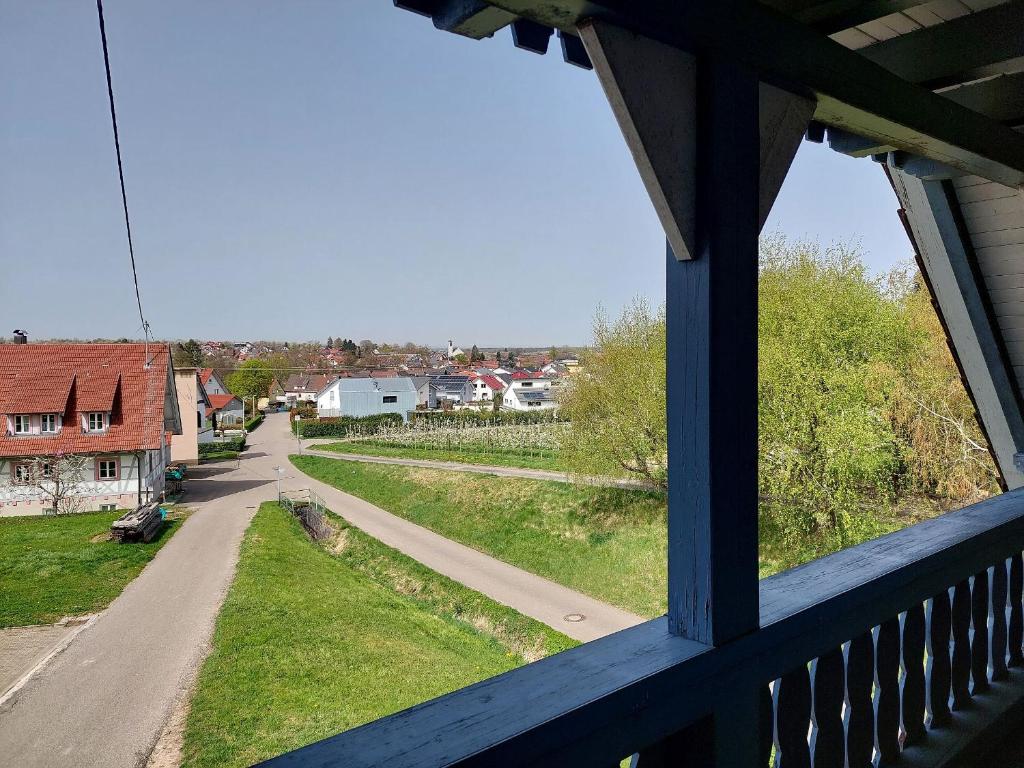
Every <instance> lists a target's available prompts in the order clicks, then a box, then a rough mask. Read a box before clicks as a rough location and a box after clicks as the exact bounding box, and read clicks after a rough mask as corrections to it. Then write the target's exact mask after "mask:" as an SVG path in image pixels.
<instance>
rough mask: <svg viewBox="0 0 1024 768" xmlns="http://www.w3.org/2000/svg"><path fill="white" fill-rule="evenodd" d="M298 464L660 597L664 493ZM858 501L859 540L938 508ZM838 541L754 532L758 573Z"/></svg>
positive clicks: (500, 549)
mask: <svg viewBox="0 0 1024 768" xmlns="http://www.w3.org/2000/svg"><path fill="white" fill-rule="evenodd" d="M291 460H292V463H293V464H295V466H296V467H298V468H299V469H300V470H301V471H303V472H305V473H307V474H309V475H311V476H312V477H315V478H317V479H319V480H322V481H323V482H326V483H329V484H330V485H333V486H334V487H335V488H339V489H340V490H343V491H346V492H347V493H351V494H353V495H355V496H358V497H360V498H362V499H365V500H366V501H369V502H370V503H372V504H376V505H377V506H379V507H381V508H383V509H386V510H387V511H388V512H392V513H394V514H396V515H399V516H400V517H404V518H406V519H407V520H411V521H412V522H414V523H417V524H419V525H422V526H424V527H426V528H429V529H431V530H433V531H436V532H437V533H440V534H441V535H442V536H446V537H448V538H450V539H454V540H455V541H459V542H462V543H463V544H466V545H468V546H471V547H473V548H475V549H478V550H480V551H481V552H486V553H487V554H489V555H493V556H494V557H497V558H498V559H500V560H503V561H505V562H507V563H511V564H512V565H516V566H518V567H520V568H523V569H524V570H527V571H530V572H531V573H536V574H539V575H541V576H544V577H546V578H548V579H551V580H552V581H555V582H557V583H559V584H563V585H565V586H567V587H570V588H572V589H575V590H578V591H580V592H584V593H586V594H588V595H591V596H592V597H596V598H597V599H599V600H603V601H605V602H607V603H611V604H612V605H617V606H619V607H620V608H624V609H626V610H628V611H632V612H634V613H637V614H639V615H641V616H659V615H661V614H662V613H664V611H665V607H666V600H665V592H666V557H667V556H666V533H665V512H666V507H665V496H664V495H663V494H659V493H657V492H653V491H641V490H630V489H617V488H615V489H613V488H595V487H592V486H582V485H571V484H567V483H556V482H543V481H539V480H527V479H523V478H509V477H490V476H486V475H479V476H477V475H467V474H462V473H454V472H446V471H444V470H435V469H420V468H414V467H401V466H383V465H379V464H357V463H354V462H345V461H336V460H334V459H327V458H321V457H317V456H292V457H291ZM879 507H881V508H882V509H881V511H875V510H872V509H867V508H866V509H865V510H864V512H863V516H862V519H861V521H860V523H859V524H858V540H857V541H853V542H849V543H850V544H855V543H859V541H866V540H868V539H872V538H875V537H877V536H881V535H883V534H885V533H889V532H891V531H895V530H899V529H900V528H905V527H907V526H908V525H911V524H913V523H915V522H918V521H920V520H922V519H925V518H927V517H932V516H934V515H936V514H940V513H941V511H942V510H941V509H939V508H938V507H937V506H936V505H934V504H930V503H928V502H927V501H926V500H911V501H908V502H906V503H904V504H903V505H901V506H900V507H899V508H895V509H894V508H889V507H886V506H885V505H884V504H883V503H880V504H879ZM836 548H838V544H837V543H834V542H828V541H825V540H822V539H816V538H814V537H808V538H807V540H806V541H804V542H802V543H800V544H793V543H787V540H786V539H785V538H784V536H783V535H782V534H781V533H780V532H777V531H775V530H773V529H772V528H771V527H769V526H764V527H763V528H762V531H761V546H760V558H761V563H760V575H761V576H762V577H764V576H769V575H771V574H773V573H777V572H778V571H781V570H784V569H786V568H791V567H793V566H794V565H799V564H800V563H803V562H806V561H808V560H813V559H814V558H816V557H821V556H822V555H825V554H828V553H829V552H831V551H834V550H835V549H836Z"/></svg>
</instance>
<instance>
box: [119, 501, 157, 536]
mask: <svg viewBox="0 0 1024 768" xmlns="http://www.w3.org/2000/svg"><path fill="white" fill-rule="evenodd" d="M163 524H164V514H163V511H162V510H161V509H160V505H159V504H143V505H142V506H141V507H138V508H137V509H135V510H133V511H131V512H125V513H124V514H123V515H121V517H119V518H117V520H115V521H114V522H113V523H111V524H110V532H111V534H112V535H113V537H114V539H116V540H117V541H120V542H121V543H125V542H129V541H152V540H153V539H154V538H155V537H156V535H157V534H158V533H159V532H160V529H161V528H162V527H163Z"/></svg>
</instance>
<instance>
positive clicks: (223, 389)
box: [199, 368, 231, 395]
mask: <svg viewBox="0 0 1024 768" xmlns="http://www.w3.org/2000/svg"><path fill="white" fill-rule="evenodd" d="M199 381H200V382H202V385H203V389H205V390H206V394H208V395H230V394H231V392H229V391H228V385H227V384H225V383H224V377H223V376H221V373H220V371H218V370H217V369H216V368H200V369H199Z"/></svg>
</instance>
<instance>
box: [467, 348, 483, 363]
mask: <svg viewBox="0 0 1024 768" xmlns="http://www.w3.org/2000/svg"><path fill="white" fill-rule="evenodd" d="M483 359H484V356H483V354H482V353H481V352H480V348H479V347H477V345H476V344H474V345H473V348H472V349H471V350H469V361H470V362H471V363H475V362H476V361H477V360H483Z"/></svg>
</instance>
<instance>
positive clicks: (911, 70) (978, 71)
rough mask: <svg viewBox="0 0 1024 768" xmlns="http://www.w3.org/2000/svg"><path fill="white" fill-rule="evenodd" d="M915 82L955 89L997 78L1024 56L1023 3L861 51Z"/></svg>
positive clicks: (1015, 1)
mask: <svg viewBox="0 0 1024 768" xmlns="http://www.w3.org/2000/svg"><path fill="white" fill-rule="evenodd" d="M857 52H858V53H859V54H860V55H862V56H863V57H864V58H866V59H869V60H871V61H873V62H875V63H876V64H879V65H881V66H883V67H885V68H886V69H888V70H889V71H890V72H894V73H895V74H897V75H899V76H900V77H902V78H903V79H904V80H908V81H910V82H912V83H920V84H922V85H928V86H931V87H939V86H943V85H953V84H955V83H962V82H965V81H967V80H972V79H976V78H979V77H986V76H988V75H993V74H998V72H999V70H998V69H994V68H995V67H998V66H999V65H1000V64H1003V63H1005V62H1007V61H1011V60H1013V59H1017V58H1020V57H1022V56H1024V0H1012V2H1009V3H1006V4H1005V5H997V6H995V7H993V8H988V9H986V10H983V11H978V12H977V13H971V14H968V15H967V16H961V17H960V18H958V19H953V20H952V21H947V22H944V23H942V24H936V25H935V26H934V27H925V28H923V29H919V30H917V31H915V32H909V33H907V34H905V35H899V36H898V37H894V38H892V39H890V40H884V41H882V42H880V43H875V44H874V45H869V46H867V47H865V48H860V49H859V50H858V51H857Z"/></svg>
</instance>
